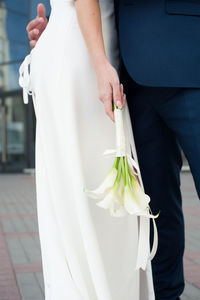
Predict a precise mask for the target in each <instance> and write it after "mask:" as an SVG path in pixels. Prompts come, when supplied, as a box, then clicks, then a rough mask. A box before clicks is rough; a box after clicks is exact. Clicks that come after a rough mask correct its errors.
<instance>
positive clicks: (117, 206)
mask: <svg viewBox="0 0 200 300" xmlns="http://www.w3.org/2000/svg"><path fill="white" fill-rule="evenodd" d="M119 177H120V176H119V173H118V178H117V179H116V181H115V184H114V186H113V188H112V189H111V190H110V191H109V192H108V193H107V195H106V196H105V198H104V199H103V200H101V201H100V202H98V203H97V205H98V206H99V207H101V208H104V209H106V210H109V212H110V215H111V216H114V217H123V216H125V215H126V214H127V213H126V211H125V209H124V206H123V197H122V194H123V190H122V189H123V183H122V180H120V179H121V178H119ZM119 181H120V182H119Z"/></svg>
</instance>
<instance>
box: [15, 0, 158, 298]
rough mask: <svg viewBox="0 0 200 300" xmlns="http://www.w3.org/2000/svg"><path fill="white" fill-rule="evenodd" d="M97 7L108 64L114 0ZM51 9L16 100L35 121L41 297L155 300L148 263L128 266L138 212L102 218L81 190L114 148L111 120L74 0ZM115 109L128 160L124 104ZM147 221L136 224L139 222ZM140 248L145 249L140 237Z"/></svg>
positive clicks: (114, 53)
mask: <svg viewBox="0 0 200 300" xmlns="http://www.w3.org/2000/svg"><path fill="white" fill-rule="evenodd" d="M100 7H101V14H102V23H103V35H104V42H105V47H106V52H107V55H108V57H109V59H110V61H111V63H112V64H113V65H114V66H115V67H116V68H117V65H118V47H117V37H116V30H115V21H114V20H115V19H114V4H113V1H112V0H102V1H101V0H100ZM51 8H52V10H51V15H50V19H49V23H48V25H47V28H46V29H45V31H44V32H43V34H42V36H41V37H40V39H39V41H38V43H37V45H36V47H35V48H33V49H32V51H31V53H30V54H29V55H28V56H27V57H26V58H25V60H24V62H23V63H22V65H21V67H20V85H21V86H22V87H23V92H24V102H25V103H27V101H28V96H27V93H31V92H32V94H33V103H34V109H35V114H36V121H37V123H36V191H37V211H38V224H39V235H40V243H41V252H42V264H43V274H44V283H45V299H46V300H154V291H153V283H152V274H151V264H150V261H148V262H147V267H146V270H145V271H143V270H141V269H139V270H136V269H135V267H136V260H137V252H138V230H139V229H138V220H137V217H135V216H126V217H121V218H115V217H111V216H110V215H109V213H108V212H107V211H105V210H103V209H101V208H99V207H98V206H97V205H96V201H95V200H92V199H89V198H88V197H87V196H86V194H85V193H84V192H83V188H84V187H86V188H95V187H97V186H98V185H99V184H100V183H101V182H102V180H103V179H104V178H105V176H106V174H107V172H108V170H109V169H110V168H111V167H112V164H113V161H114V158H113V157H111V158H105V157H103V156H102V153H103V152H104V150H106V149H107V148H115V126H114V123H113V122H112V121H111V120H110V119H109V118H108V117H107V116H106V114H105V112H104V107H103V105H102V103H101V102H100V101H99V100H98V90H97V82H96V76H95V72H94V69H93V66H92V63H91V60H90V56H89V53H88V50H87V47H86V44H85V41H84V39H83V37H82V34H81V31H80V28H79V25H78V21H77V16H76V11H75V7H74V2H73V0H51ZM29 64H30V70H31V71H30V70H29ZM29 71H30V72H29ZM124 116H125V119H126V135H127V140H128V141H129V142H130V144H131V145H132V150H133V154H134V155H135V158H136V153H135V145H134V141H133V137H132V131H131V124H130V119H129V114H128V109H127V107H126V108H125V111H124ZM145 222H146V223H145ZM148 223H149V220H148V221H144V223H143V225H145V224H146V230H148V228H149V227H148V226H149V224H148ZM144 231H145V230H144ZM141 240H142V239H141ZM140 246H142V247H141V248H140V249H142V251H143V252H144V253H147V254H148V252H149V245H148V242H147V243H146V244H144V245H140ZM142 255H143V253H142V254H141V253H140V254H139V256H140V258H139V260H140V259H143V258H142V257H141V256H142ZM144 255H145V254H144ZM144 259H145V258H144Z"/></svg>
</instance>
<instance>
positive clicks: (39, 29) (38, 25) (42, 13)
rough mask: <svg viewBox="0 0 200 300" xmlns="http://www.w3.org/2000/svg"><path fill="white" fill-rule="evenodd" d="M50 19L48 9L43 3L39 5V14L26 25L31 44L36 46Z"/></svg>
mask: <svg viewBox="0 0 200 300" xmlns="http://www.w3.org/2000/svg"><path fill="white" fill-rule="evenodd" d="M47 23H48V20H47V18H46V10H45V6H44V5H43V4H41V3H40V4H38V6H37V16H36V18H35V19H34V20H32V21H30V22H29V23H28V25H27V27H26V31H27V33H28V38H29V40H30V46H31V47H35V45H36V44H37V41H38V39H39V37H40V36H41V34H42V33H43V31H44V30H45V28H46V26H47Z"/></svg>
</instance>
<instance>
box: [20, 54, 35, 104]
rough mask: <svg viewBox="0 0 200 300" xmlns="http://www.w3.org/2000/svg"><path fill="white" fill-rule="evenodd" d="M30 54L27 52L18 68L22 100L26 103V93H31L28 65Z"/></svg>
mask: <svg viewBox="0 0 200 300" xmlns="http://www.w3.org/2000/svg"><path fill="white" fill-rule="evenodd" d="M30 63H31V54H28V55H27V56H26V57H25V59H24V61H23V63H22V64H21V66H20V68H19V85H20V86H21V87H22V88H23V100H24V103H25V104H28V95H32V94H33V93H32V90H31V83H30V72H29V66H30Z"/></svg>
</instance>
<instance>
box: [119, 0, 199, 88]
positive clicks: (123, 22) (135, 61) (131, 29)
mask: <svg viewBox="0 0 200 300" xmlns="http://www.w3.org/2000/svg"><path fill="white" fill-rule="evenodd" d="M115 5H116V15H117V20H118V22H117V23H118V31H119V42H120V49H121V56H122V59H123V61H124V64H125V66H126V69H127V71H128V72H129V74H130V75H131V77H132V78H133V79H134V80H135V81H136V82H137V83H139V84H141V85H146V86H168V87H194V88H200V0H115Z"/></svg>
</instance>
